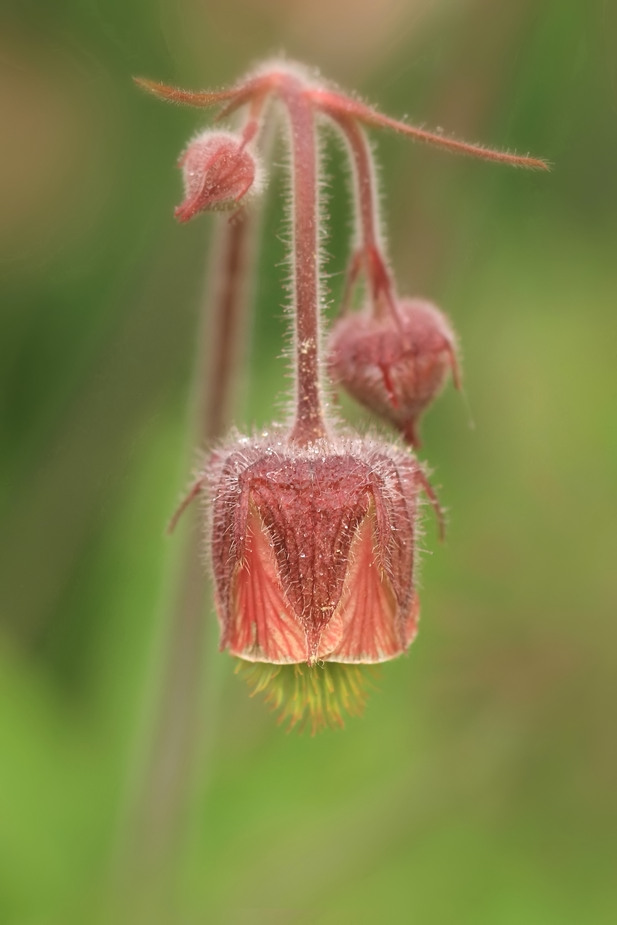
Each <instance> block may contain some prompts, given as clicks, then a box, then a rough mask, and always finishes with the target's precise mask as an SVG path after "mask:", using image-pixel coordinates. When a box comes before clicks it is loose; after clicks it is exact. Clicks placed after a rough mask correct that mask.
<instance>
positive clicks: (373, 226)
mask: <svg viewBox="0 0 617 925" xmlns="http://www.w3.org/2000/svg"><path fill="white" fill-rule="evenodd" d="M335 119H336V122H337V123H338V125H339V127H340V128H341V130H342V132H343V134H344V136H345V139H346V141H347V144H348V145H349V150H350V152H351V156H352V162H353V167H354V183H355V199H356V202H357V211H358V219H359V222H358V224H359V231H360V245H359V247H358V249H357V251H356V253H355V254H354V256H353V257H352V261H351V265H350V268H349V273H348V279H347V284H346V291H345V293H344V296H343V311H345V310H346V309H347V307H348V306H349V302H350V299H351V290H352V289H353V286H354V283H355V281H356V279H357V277H358V275H359V273H360V271H361V270H362V269H363V268H364V270H365V272H366V274H367V277H368V286H369V293H370V298H371V303H372V306H373V313H374V315H375V317H380V316H381V315H383V314H384V312H385V311H390V312H391V313H392V315H393V316H394V318H395V319H396V320H397V321H399V312H398V310H397V306H396V300H395V297H394V296H395V286H394V280H393V279H392V274H391V273H390V269H389V267H388V265H387V262H386V259H385V257H384V253H383V247H382V244H381V241H380V228H379V203H378V200H377V190H376V188H375V186H376V184H375V167H374V164H373V156H372V154H371V149H370V146H369V143H368V141H367V139H366V135H365V134H364V131H363V130H362V128H360V126H359V125H358V124H357V123H356V122H355V121H354V120H353V119H350V118H348V117H346V116H344V115H342V114H341V115H338V116H336V117H335Z"/></svg>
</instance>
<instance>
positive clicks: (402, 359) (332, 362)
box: [328, 299, 459, 446]
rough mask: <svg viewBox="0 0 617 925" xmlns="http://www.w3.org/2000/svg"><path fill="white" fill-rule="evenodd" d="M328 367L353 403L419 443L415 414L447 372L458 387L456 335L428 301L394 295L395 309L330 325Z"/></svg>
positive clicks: (349, 317)
mask: <svg viewBox="0 0 617 925" xmlns="http://www.w3.org/2000/svg"><path fill="white" fill-rule="evenodd" d="M328 367H329V370H330V374H331V376H332V378H333V379H334V381H335V382H338V383H340V384H341V385H343V386H344V387H345V389H346V390H347V391H348V392H349V394H350V395H352V396H353V397H354V398H355V399H356V400H357V401H359V402H360V403H361V404H363V405H364V406H365V407H367V408H370V409H371V411H374V412H376V413H377V414H379V415H381V416H382V417H384V418H386V419H387V420H388V421H390V422H391V423H392V424H394V425H395V426H396V427H398V429H399V430H400V431H401V433H402V434H403V435H404V437H405V439H406V440H407V441H408V442H409V443H411V444H412V445H414V446H418V445H419V442H420V440H419V436H418V431H417V424H418V420H419V418H420V415H421V414H422V413H423V411H424V410H425V409H426V407H427V406H428V405H429V404H430V403H431V402H432V401H433V399H434V398H436V396H437V395H438V394H439V392H440V391H441V389H442V388H443V386H444V384H445V381H446V378H447V376H448V373H449V372H450V371H452V373H453V375H454V380H455V383H456V385H457V386H458V384H459V382H458V367H457V361H456V338H455V336H454V332H453V330H452V328H451V326H450V323H449V322H448V319H447V318H446V316H445V315H444V314H443V312H441V311H439V309H438V308H436V307H435V306H434V305H432V304H431V303H430V302H424V301H422V300H420V299H399V300H397V302H396V304H395V312H388V313H386V314H383V315H382V316H381V317H376V316H375V315H374V314H373V313H372V312H371V311H370V310H367V311H364V312H362V313H358V314H356V313H354V314H347V315H344V316H343V317H342V318H340V319H339V320H338V321H337V322H336V323H335V324H334V326H333V329H332V333H331V335H330V341H329V350H328Z"/></svg>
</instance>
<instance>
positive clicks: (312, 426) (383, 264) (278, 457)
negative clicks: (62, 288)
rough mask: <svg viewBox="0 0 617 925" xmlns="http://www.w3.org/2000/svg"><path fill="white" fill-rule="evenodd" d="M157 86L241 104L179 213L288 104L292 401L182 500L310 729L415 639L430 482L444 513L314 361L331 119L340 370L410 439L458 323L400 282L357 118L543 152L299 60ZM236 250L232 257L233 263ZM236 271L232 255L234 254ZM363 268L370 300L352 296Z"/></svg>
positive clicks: (247, 647)
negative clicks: (349, 245) (344, 191)
mask: <svg viewBox="0 0 617 925" xmlns="http://www.w3.org/2000/svg"><path fill="white" fill-rule="evenodd" d="M138 83H140V84H141V86H143V87H144V88H145V89H147V90H149V91H151V92H152V93H154V94H155V95H156V96H158V97H160V98H162V99H165V100H169V101H172V102H177V103H186V104H189V105H192V106H197V107H209V106H215V105H219V106H222V111H221V112H220V113H219V118H220V117H229V116H231V115H232V113H236V112H240V111H241V112H242V113H243V118H242V122H241V124H240V127H239V128H238V127H236V128H235V130H234V131H233V132H231V131H224V132H219V131H209V132H204V133H202V134H201V135H198V136H197V137H196V138H195V139H194V140H193V141H192V142H191V143H190V144H189V146H188V148H187V150H186V151H185V153H184V155H183V157H182V159H181V161H180V165H181V167H182V169H183V172H184V181H185V194H186V196H185V201H184V202H183V203H182V205H181V206H180V207H179V208H178V209H177V210H176V216H177V218H178V219H179V220H180V221H187V220H188V219H190V218H192V217H193V216H194V215H196V214H197V213H198V212H201V211H205V210H209V209H220V208H223V207H224V208H234V207H235V206H238V207H242V208H244V204H245V202H246V201H247V200H249V199H250V197H251V196H252V195H253V194H254V193H255V192H256V191H258V190H260V189H261V186H262V182H263V181H262V176H263V171H262V168H261V167H260V166H259V157H258V154H257V150H258V146H259V144H260V139H261V137H262V136H263V134H264V127H265V126H266V125H267V124H268V123H269V122H270V120H272V119H275V118H277V116H278V114H279V113H281V112H282V114H283V117H284V124H285V126H286V130H287V131H286V135H287V141H288V144H289V148H290V151H291V210H290V211H291V220H292V231H293V234H292V245H291V268H292V273H291V284H292V285H291V288H292V302H291V317H292V320H293V346H294V361H293V374H294V396H293V412H292V416H291V418H290V421H289V423H288V425H287V426H286V427H278V428H277V427H273V428H271V429H268V430H267V431H266V432H264V433H263V434H261V435H259V436H254V437H244V436H240V435H238V434H236V433H232V434H231V435H230V436H229V437H228V439H227V440H226V441H224V442H223V443H222V444H221V445H220V446H218V447H216V448H215V449H214V450H212V451H211V452H210V456H209V458H208V461H207V463H206V465H205V466H204V468H203V470H202V471H201V472H200V473H199V474H198V477H197V478H196V480H195V482H194V484H193V487H192V488H191V490H190V491H189V493H188V495H187V497H186V499H185V501H184V502H183V504H182V505H181V507H180V508H179V510H178V512H177V514H176V515H175V517H174V521H173V523H175V521H176V520H177V517H178V516H179V515H180V514H181V513H182V511H183V510H184V509H185V507H186V506H187V504H189V503H190V502H191V501H192V500H193V499H194V498H195V497H197V496H198V495H202V497H203V499H204V508H205V516H204V523H205V534H206V536H207V542H208V547H209V558H210V562H211V566H212V573H213V577H214V585H215V601H216V610H217V614H218V619H219V623H220V628H221V648H222V649H228V650H229V651H230V653H231V654H232V655H233V656H235V657H237V658H238V659H239V660H240V662H239V663H238V664H239V666H240V670H241V673H243V674H244V675H245V676H246V678H247V681H248V682H249V684H250V686H251V688H252V690H253V691H254V692H264V693H265V695H266V699H267V700H268V702H270V703H271V704H272V705H273V706H274V707H276V708H277V709H279V710H280V711H281V718H283V719H287V720H289V721H290V724H291V725H293V724H295V723H297V722H308V724H309V725H310V726H311V729H312V730H313V731H316V730H318V729H320V728H323V727H324V726H327V725H340V724H342V719H341V715H342V713H343V712H347V713H350V714H356V713H358V712H359V711H360V710H361V708H362V707H363V705H364V702H365V700H366V696H367V690H368V687H370V676H369V677H366V676H365V675H363V673H362V672H363V671H365V670H366V669H364V667H363V666H369V670H370V666H371V665H374V664H376V663H380V662H385V661H388V660H390V659H392V658H395V657H397V656H398V655H400V654H401V653H402V652H404V651H405V650H406V649H407V648H408V647H409V645H410V644H411V642H412V640H413V638H414V636H415V633H416V628H417V622H418V615H419V602H418V593H417V581H416V568H417V561H416V560H417V554H418V530H419V507H420V494H421V492H423V491H424V492H425V493H427V494H428V496H429V499H430V500H431V502H432V503H433V504H434V506H435V507H436V509H437V511H438V513H439V514H440V509H439V505H438V504H437V502H436V499H435V496H434V494H433V492H432V490H431V488H430V485H429V484H428V480H427V476H426V473H425V471H424V469H423V467H422V466H421V464H420V463H419V462H418V460H417V458H416V457H415V455H414V454H413V452H412V451H411V450H410V449H409V448H405V447H404V446H403V445H401V444H399V443H396V442H386V441H384V440H383V439H380V438H376V437H365V438H361V437H359V436H354V435H353V434H351V435H350V434H349V433H346V432H343V431H342V429H341V427H340V425H338V424H337V422H336V421H334V420H333V418H332V416H331V415H329V414H328V413H327V403H326V401H325V400H324V394H325V386H324V363H323V360H322V330H321V324H322V321H321V308H322V271H321V255H320V246H321V240H320V231H321V214H320V182H319V181H320V163H319V161H320V155H319V145H318V143H317V133H318V130H319V129H320V125H321V122H322V121H323V120H324V118H325V119H327V120H329V121H330V122H331V123H333V124H334V125H335V127H336V129H337V130H338V132H339V133H340V134H341V136H342V138H343V139H344V141H345V145H346V150H347V152H348V155H349V159H350V163H351V167H352V170H353V173H354V177H355V183H354V200H355V212H356V215H357V222H356V231H355V237H354V242H353V252H352V257H351V260H350V264H349V271H348V276H347V285H346V291H345V294H344V298H343V306H342V315H341V318H340V319H339V320H338V322H337V323H336V324H335V326H334V328H333V331H332V333H331V336H330V341H329V350H328V352H329V357H328V361H327V367H328V370H329V373H330V375H331V377H332V378H333V379H335V380H336V381H337V382H339V383H341V384H343V385H344V386H345V387H346V388H347V389H348V390H349V391H350V392H351V394H352V395H354V396H355V397H356V398H357V399H358V400H360V401H361V402H362V403H364V404H365V405H367V406H368V407H369V408H371V409H372V410H373V411H375V412H376V413H378V414H380V415H381V416H382V417H384V418H386V419H387V420H390V421H391V422H392V423H394V424H395V425H396V426H397V427H398V428H399V430H400V431H401V432H402V434H403V436H404V438H405V439H406V441H407V442H408V443H410V444H412V445H417V443H418V438H417V430H416V425H417V420H418V418H419V416H420V414H421V413H422V412H423V411H424V410H425V408H426V407H427V405H428V404H429V403H430V402H431V401H432V399H433V398H434V397H435V396H436V394H437V393H438V392H439V390H440V389H441V388H442V386H443V384H444V381H445V379H446V376H447V374H448V371H452V372H453V374H454V376H455V380H456V381H458V372H457V360H456V338H455V335H454V333H453V331H452V328H451V326H450V324H449V322H448V320H447V319H446V317H445V316H444V315H443V313H442V312H440V311H439V310H438V309H437V308H436V307H435V306H433V305H431V304H430V303H428V302H426V301H424V300H420V299H411V298H408V297H401V296H399V294H398V292H397V290H396V286H395V282H394V277H393V273H392V270H391V268H390V266H389V264H388V262H387V259H386V257H385V253H386V245H385V236H384V232H383V228H382V225H381V222H380V220H379V216H378V214H377V196H376V191H375V181H374V176H375V170H374V165H373V155H372V152H371V150H370V147H369V145H368V142H367V140H366V136H365V127H381V128H388V129H392V130H394V131H396V132H399V133H401V134H404V135H407V136H410V137H412V138H415V139H418V140H420V141H424V142H427V143H430V144H434V145H438V146H440V147H443V148H446V149H450V150H452V151H455V152H458V153H462V154H468V155H471V156H474V157H480V158H484V159H487V160H493V161H501V162H504V163H509V164H513V165H515V166H521V167H535V168H540V169H544V168H545V167H546V164H545V163H544V162H543V161H540V160H536V159H533V158H528V157H519V156H517V155H514V154H508V153H501V152H498V151H493V150H490V149H487V148H483V147H480V146H477V145H470V144H467V143H465V142H460V141H457V140H455V139H450V138H447V137H445V136H444V135H442V134H434V133H431V132H428V131H425V130H424V129H418V128H416V127H414V126H411V125H408V124H407V123H404V122H398V121H396V120H394V119H391V118H389V117H387V116H383V115H381V114H380V113H379V112H377V111H376V110H374V109H372V108H371V107H370V106H368V105H366V104H365V103H363V102H361V101H360V100H358V99H356V98H355V97H351V96H348V95H346V94H344V93H342V92H341V91H340V90H338V88H336V87H334V86H332V85H331V84H329V83H328V82H326V81H324V80H322V78H321V77H320V76H319V75H317V74H315V73H313V72H310V71H308V70H306V69H304V68H302V67H300V66H298V65H294V64H289V63H287V62H283V61H274V62H268V63H266V64H265V65H263V66H262V67H260V68H258V69H257V70H256V71H254V72H253V73H251V74H249V75H248V76H246V77H244V78H243V79H241V80H240V81H239V82H238V83H237V84H236V85H235V86H233V87H231V88H230V89H227V90H222V91H218V92H217V91H214V92H207V91H206V92H197V93H193V92H190V91H185V90H180V89H176V88H173V87H169V86H166V85H163V84H158V83H153V82H151V81H146V80H139V81H138ZM231 264H233V261H232V262H230V265H231ZM232 272H235V271H233V269H232ZM361 278H364V282H365V306H364V308H363V310H362V311H361V312H357V311H352V310H350V303H351V297H352V294H353V290H354V289H355V286H356V284H357V283H358V281H359V280H360V279H361Z"/></svg>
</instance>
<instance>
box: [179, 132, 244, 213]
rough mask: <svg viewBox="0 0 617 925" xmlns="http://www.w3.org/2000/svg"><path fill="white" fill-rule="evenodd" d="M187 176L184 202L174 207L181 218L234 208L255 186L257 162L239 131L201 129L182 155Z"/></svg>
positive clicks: (183, 167) (184, 172) (181, 163)
mask: <svg viewBox="0 0 617 925" xmlns="http://www.w3.org/2000/svg"><path fill="white" fill-rule="evenodd" d="M178 166H179V167H181V168H182V175H183V178H184V193H185V199H184V202H183V203H182V204H181V205H179V206H178V208H177V209H176V210H175V213H174V214H175V216H176V218H177V219H178V221H179V222H188V221H189V219H191V218H193V217H194V216H195V215H197V214H198V213H199V212H206V211H208V210H212V209H232V208H234V207H236V206H238V205H239V204H240V202H241V201H242V200H243V199H244V197H245V196H246V195H247V193H249V191H251V190H254V188H255V185H256V180H257V177H258V168H257V162H256V160H255V157H254V155H253V154H251V153H250V152H249V151H248V150H247V149H246V147H245V144H244V142H243V140H242V138H241V137H240V136H239V135H233V134H232V133H231V132H202V133H201V135H198V136H197V137H196V138H194V139H193V141H192V142H191V143H190V144H189V146H188V148H187V149H186V151H185V152H184V154H183V155H182V157H181V158H180V160H179V162H178Z"/></svg>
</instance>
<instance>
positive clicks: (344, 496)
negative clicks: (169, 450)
mask: <svg viewBox="0 0 617 925" xmlns="http://www.w3.org/2000/svg"><path fill="white" fill-rule="evenodd" d="M420 471H421V470H420V468H419V465H418V463H417V462H416V460H415V459H414V457H413V456H411V455H410V454H409V453H407V452H405V451H403V450H400V449H398V448H397V447H392V446H388V445H386V444H381V443H378V442H376V441H371V440H360V439H355V440H349V441H345V440H342V439H341V440H337V441H336V442H335V443H329V442H326V441H325V440H324V441H318V442H316V443H313V444H311V445H310V446H309V447H304V448H300V447H299V446H297V445H294V444H288V443H286V442H283V441H280V442H274V443H273V442H270V443H265V442H263V440H262V441H259V440H249V439H248V438H242V439H240V440H239V441H238V442H237V443H236V446H235V448H233V449H231V450H230V451H228V452H226V453H225V454H222V453H220V452H219V453H216V454H215V458H214V460H213V462H212V463H211V465H210V466H209V467H208V469H207V470H206V472H205V473H204V482H205V481H207V482H208V483H209V494H210V496H211V499H212V504H213V511H212V527H211V529H212V535H211V547H212V565H213V572H214V580H215V590H216V606H217V612H218V616H219V621H220V624H221V633H222V634H221V648H222V649H225V648H228V649H229V650H230V652H231V653H232V654H233V655H236V656H239V657H240V658H242V659H244V660H246V661H249V662H268V663H271V664H275V665H285V664H297V665H298V664H301V663H302V662H304V663H306V664H308V665H309V666H312V665H314V664H315V663H317V662H321V661H325V662H328V661H331V662H347V663H357V664H372V663H376V662H383V661H387V660H388V659H391V658H394V657H395V656H397V655H399V654H400V653H401V652H403V651H404V650H405V649H406V648H407V647H408V646H409V645H410V643H411V641H412V639H413V637H414V635H415V632H416V624H417V620H418V598H417V594H416V590H415V585H414V558H415V537H416V516H417V497H418V491H419V487H420V485H419V473H420Z"/></svg>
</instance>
